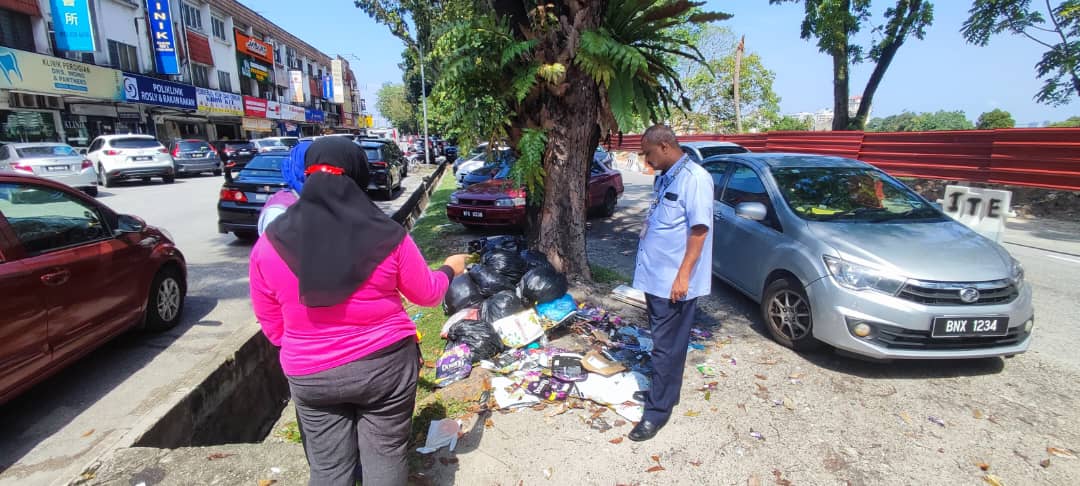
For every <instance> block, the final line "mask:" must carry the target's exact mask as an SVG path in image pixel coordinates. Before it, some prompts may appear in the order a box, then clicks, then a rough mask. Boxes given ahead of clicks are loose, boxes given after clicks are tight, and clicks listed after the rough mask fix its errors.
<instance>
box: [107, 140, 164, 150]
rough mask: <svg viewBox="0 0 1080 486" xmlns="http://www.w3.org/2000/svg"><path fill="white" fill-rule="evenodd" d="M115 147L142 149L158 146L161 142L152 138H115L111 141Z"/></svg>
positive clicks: (110, 143)
mask: <svg viewBox="0 0 1080 486" xmlns="http://www.w3.org/2000/svg"><path fill="white" fill-rule="evenodd" d="M109 145H111V146H112V147H113V148H124V149H140V148H156V147H160V146H161V144H160V143H158V141H157V140H154V139H152V138H115V139H113V141H112V142H109Z"/></svg>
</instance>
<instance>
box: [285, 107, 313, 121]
mask: <svg viewBox="0 0 1080 486" xmlns="http://www.w3.org/2000/svg"><path fill="white" fill-rule="evenodd" d="M306 115H307V113H306V110H304V108H303V107H301V106H296V105H287V104H285V103H282V104H281V119H282V120H291V121H297V122H302V121H304V120H306V119H307V117H306Z"/></svg>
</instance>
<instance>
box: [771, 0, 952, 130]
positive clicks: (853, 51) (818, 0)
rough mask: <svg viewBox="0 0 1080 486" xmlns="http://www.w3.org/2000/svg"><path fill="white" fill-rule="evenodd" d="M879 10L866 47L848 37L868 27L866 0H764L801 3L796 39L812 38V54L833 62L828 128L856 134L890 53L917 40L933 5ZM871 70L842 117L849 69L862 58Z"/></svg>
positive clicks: (907, 0)
mask: <svg viewBox="0 0 1080 486" xmlns="http://www.w3.org/2000/svg"><path fill="white" fill-rule="evenodd" d="M895 1H896V4H895V5H894V6H891V7H889V8H888V9H886V10H885V14H884V19H883V20H884V22H883V24H881V25H879V26H876V27H874V28H873V33H874V36H873V37H874V39H875V40H874V42H873V43H872V44H871V45H870V46H869V49H866V48H865V47H863V46H860V45H858V44H855V43H854V40H853V38H854V37H855V36H856V34H858V33H859V32H860V31H861V30H862V28H863V26H864V25H868V24H872V18H873V15H872V14H871V13H870V0H769V3H771V4H779V3H786V2H802V3H803V5H804V6H805V11H806V15H805V17H804V18H803V22H802V38H803V39H810V38H811V37H813V38H817V46H818V50H820V51H821V52H824V53H826V54H828V55H829V56H831V57H832V60H833V113H834V116H833V130H862V129H863V126H864V125H866V118H867V116H869V114H870V106H871V104H872V103H873V102H874V94H875V93H876V92H877V89H878V86H879V85H881V80H882V78H884V76H885V71H886V70H888V68H889V65H890V64H891V63H892V61H893V58H894V57H896V52H897V51H898V50H899V49H900V46H902V45H903V44H904V42H905V41H907V40H908V38H909V37H912V36H913V37H915V38H916V39H920V40H922V38H923V37H924V36H925V35H926V27H927V26H929V25H930V24H931V23H933V21H934V7H933V5H932V4H931V3H930V2H929V1H925V0H895ZM867 59H869V60H871V61H873V62H874V70H873V71H872V72H871V73H870V78H869V79H868V80H867V81H866V87H865V88H863V91H862V102H861V103H860V104H859V110H858V112H857V113H856V114H855V117H854V118H850V117H849V116H848V96H849V93H850V88H849V85H850V82H851V80H850V74H851V66H852V65H853V64H857V63H860V62H863V61H865V60H867Z"/></svg>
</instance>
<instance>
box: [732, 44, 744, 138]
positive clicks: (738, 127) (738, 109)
mask: <svg viewBox="0 0 1080 486" xmlns="http://www.w3.org/2000/svg"><path fill="white" fill-rule="evenodd" d="M745 42H746V36H743V37H742V38H740V39H739V45H738V47H736V48H735V76H734V78H735V86H733V88H734V90H735V131H736V133H742V106H740V102H739V77H740V76H741V75H742V57H743V50H744V49H745V45H746V44H745Z"/></svg>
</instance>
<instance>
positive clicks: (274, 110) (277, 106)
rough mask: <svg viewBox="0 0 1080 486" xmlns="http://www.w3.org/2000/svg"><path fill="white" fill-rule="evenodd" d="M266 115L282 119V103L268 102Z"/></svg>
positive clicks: (274, 118)
mask: <svg viewBox="0 0 1080 486" xmlns="http://www.w3.org/2000/svg"><path fill="white" fill-rule="evenodd" d="M266 117H267V118H269V119H271V120H280V119H281V103H278V102H277V101H267V102H266Z"/></svg>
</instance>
